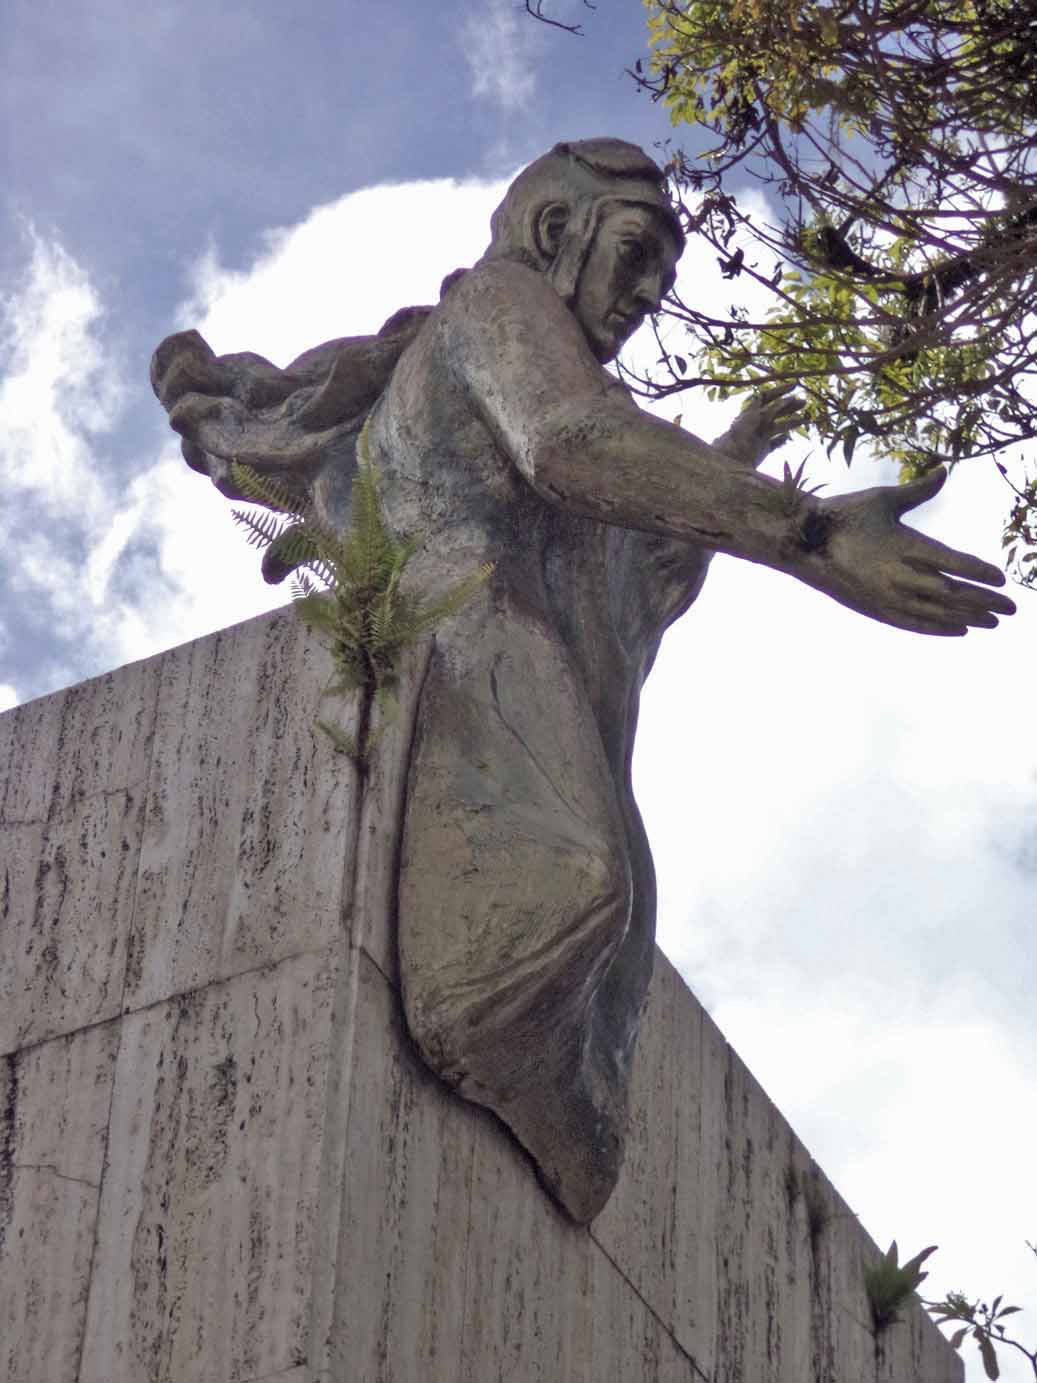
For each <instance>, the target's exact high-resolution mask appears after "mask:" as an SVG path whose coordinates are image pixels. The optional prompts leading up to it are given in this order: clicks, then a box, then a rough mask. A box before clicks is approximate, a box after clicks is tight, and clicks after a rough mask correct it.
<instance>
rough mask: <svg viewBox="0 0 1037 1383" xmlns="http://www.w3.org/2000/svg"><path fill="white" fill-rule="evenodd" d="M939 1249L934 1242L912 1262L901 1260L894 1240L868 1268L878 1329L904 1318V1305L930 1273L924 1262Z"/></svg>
mask: <svg viewBox="0 0 1037 1383" xmlns="http://www.w3.org/2000/svg"><path fill="white" fill-rule="evenodd" d="M935 1252H936V1245H935V1244H932V1245H931V1246H930V1247H929V1248H927V1249H923V1250H922V1251H921V1253H916V1254H915V1256H914V1258H911V1259H909V1260H908V1262H906V1263H898V1261H897V1241H896V1240H895V1239H894V1240H893V1242H892V1243H891V1244H890V1246H889V1248H888V1249H887V1250H886V1252H885V1253H884V1254H883V1255H882V1257H881V1258H880V1259H879V1261H878V1262H877V1263H876V1264H874V1265H873V1266H872V1267H870V1268H867V1269H865V1272H864V1286H865V1288H866V1289H867V1293H868V1301H869V1302H870V1303H871V1315H872V1319H873V1320H874V1322H875V1329H876V1330H885V1329H886V1328H887V1326H890V1325H892V1324H893V1322H894V1321H898V1320H899V1319H900V1316H899V1314H898V1312H899V1310H900V1308H901V1307H902V1306H904V1305H906V1304H907V1302H908V1300H909V1299H910V1297H911V1295H912V1294H913V1293H914V1292H916V1291H917V1290H918V1287H919V1284H920V1283H922V1282H924V1281H925V1279H926V1278H927V1277H928V1276H929V1274H928V1273H924V1272H922V1264H923V1263H924V1262H925V1260H926V1259H927V1258H928V1257H929V1255H930V1254H931V1253H935Z"/></svg>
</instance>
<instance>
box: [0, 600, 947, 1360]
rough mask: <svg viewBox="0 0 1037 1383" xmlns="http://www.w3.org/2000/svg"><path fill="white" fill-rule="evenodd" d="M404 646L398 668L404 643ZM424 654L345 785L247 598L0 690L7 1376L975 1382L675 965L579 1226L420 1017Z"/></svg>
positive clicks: (661, 970) (2, 1290)
mask: <svg viewBox="0 0 1037 1383" xmlns="http://www.w3.org/2000/svg"><path fill="white" fill-rule="evenodd" d="M420 656H421V654H420V651H419V652H418V653H417V654H416V655H415V658H416V659H418V660H420ZM419 671H420V669H419V668H413V669H412V670H411V673H412V675H411V676H410V677H409V678H407V679H405V684H404V694H403V697H402V704H401V713H400V716H399V719H398V721H397V723H396V725H395V726H394V728H393V729H392V730H391V731H390V732H389V734H390V735H391V736H393V737H395V740H396V743H395V746H389V749H390V751H391V752H386V753H385V754H384V755H383V756H382V759H383V761H384V764H385V767H384V768H383V769H381V770H378V771H377V772H376V773H375V774H374V775H373V777H372V778H371V780H370V781H369V782H368V783H367V784H366V786H365V788H364V791H363V792H361V788H360V783H359V780H358V775H357V773H356V771H355V769H354V768H353V767H352V765H351V764H350V762H349V760H348V759H346V758H344V757H343V756H341V755H336V754H335V753H333V752H332V750H331V747H330V744H329V742H328V741H326V740H325V739H324V738H323V736H320V735H319V734H317V735H315V733H314V730H313V719H314V715H315V713H316V709H317V700H318V696H319V693H320V691H321V688H322V686H323V684H324V681H325V679H326V676H327V666H326V655H325V654H324V652H323V650H322V649H321V647H320V645H319V644H318V643H317V641H316V640H315V639H314V638H313V637H312V635H310V634H308V633H307V631H306V630H305V629H304V628H303V626H302V624H301V622H300V621H298V620H296V619H295V618H294V616H292V615H291V613H290V612H279V613H277V614H274V615H270V616H264V617H263V618H261V619H258V620H253V621H251V622H249V623H247V624H244V625H240V626H238V627H236V628H234V629H230V630H227V631H225V632H223V633H220V634H216V635H213V636H211V637H209V638H205V639H201V640H198V641H197V642H195V643H193V644H189V645H187V646H185V647H183V648H178V649H174V650H173V651H171V652H169V653H166V654H163V655H161V656H159V657H156V658H152V659H150V660H148V661H147V662H144V663H138V664H133V665H130V666H128V667H125V668H122V669H120V670H119V671H118V672H115V673H112V674H110V675H108V676H106V677H101V678H97V679H95V680H94V681H91V682H87V683H83V684H82V685H80V686H78V687H73V688H70V689H69V690H67V691H63V692H58V693H56V694H55V695H53V696H49V697H45V698H43V699H41V700H39V701H36V702H32V703H30V704H29V705H26V706H24V707H21V708H19V709H17V710H14V711H11V712H8V713H7V714H6V715H3V716H2V717H0V762H2V764H3V772H2V778H0V781H2V791H0V814H2V818H0V819H2V835H0V860H2V870H0V873H2V880H0V883H2V891H0V938H2V945H0V1054H2V1057H3V1063H2V1067H0V1107H2V1110H3V1120H2V1125H0V1378H3V1379H4V1380H5V1383H259V1380H264V1383H318V1380H319V1381H320V1383H490V1381H491V1380H494V1381H496V1380H500V1381H501V1383H504V1381H505V1380H506V1381H507V1383H538V1381H540V1383H706V1381H708V1383H871V1380H874V1383H960V1380H961V1378H962V1376H963V1375H962V1366H961V1363H960V1361H959V1359H958V1357H957V1355H956V1354H954V1353H953V1351H951V1350H950V1348H949V1346H948V1345H947V1344H946V1343H945V1342H944V1341H943V1339H942V1338H941V1337H940V1335H939V1333H938V1332H937V1330H936V1329H935V1327H933V1326H932V1324H931V1323H930V1322H929V1320H928V1319H927V1318H926V1317H925V1315H924V1313H923V1312H922V1311H921V1310H920V1309H919V1308H917V1307H916V1306H912V1307H909V1308H907V1309H905V1311H904V1317H905V1319H904V1321H903V1322H901V1323H899V1324H896V1325H894V1326H892V1327H891V1328H890V1329H887V1330H885V1331H883V1332H882V1333H881V1334H879V1335H878V1336H876V1334H875V1332H874V1331H873V1329H872V1326H871V1321H870V1313H869V1308H868V1302H867V1298H866V1295H865V1290H864V1269H865V1266H866V1265H867V1264H869V1263H871V1262H872V1261H874V1259H875V1258H876V1257H877V1250H876V1248H875V1246H874V1244H873V1243H872V1242H871V1241H870V1239H869V1238H868V1236H867V1235H866V1234H865V1232H864V1230H863V1229H862V1228H861V1226H860V1225H859V1224H858V1222H857V1220H856V1219H855V1218H854V1216H853V1214H852V1212H851V1211H850V1210H849V1209H848V1207H847V1206H846V1205H845V1204H844V1203H843V1202H842V1201H841V1200H840V1198H839V1196H838V1195H837V1194H836V1192H835V1191H834V1190H833V1189H832V1187H831V1186H830V1185H829V1183H828V1182H827V1181H826V1179H825V1178H824V1176H823V1175H822V1174H821V1172H820V1171H819V1170H818V1169H817V1167H816V1166H815V1165H814V1163H813V1162H812V1160H811V1158H810V1156H809V1154H808V1153H807V1152H806V1150H805V1149H804V1148H803V1146H802V1145H801V1144H800V1143H799V1142H798V1140H797V1139H796V1137H795V1135H794V1133H793V1132H792V1130H791V1129H790V1128H789V1127H788V1125H787V1124H786V1123H785V1121H784V1120H783V1118H782V1117H781V1115H780V1114H779V1113H778V1111H777V1110H776V1109H775V1108H774V1106H773V1105H772V1104H771V1102H770V1101H769V1100H768V1098H767V1096H766V1095H765V1094H764V1092H763V1090H762V1089H761V1088H760V1086H759V1085H758V1084H757V1083H756V1081H754V1079H753V1077H752V1076H751V1075H750V1073H749V1072H748V1071H747V1070H746V1068H745V1067H744V1066H743V1065H742V1063H741V1062H740V1061H739V1059H738V1058H737V1056H736V1055H735V1054H734V1052H732V1050H731V1049H730V1047H729V1046H728V1045H727V1043H726V1042H725V1041H724V1039H723V1037H722V1036H721V1034H720V1032H719V1031H718V1030H717V1028H716V1027H715V1025H714V1024H713V1022H712V1021H711V1020H710V1018H709V1017H708V1015H707V1014H706V1013H705V1012H704V1010H703V1009H702V1008H701V1006H700V1005H699V1004H698V1003H697V1002H696V1000H695V999H694V997H693V996H692V995H691V993H690V992H689V991H688V990H687V988H686V987H685V986H684V984H683V982H682V981H681V979H680V977H679V976H678V975H677V974H676V972H675V971H674V970H673V969H672V967H671V966H670V965H669V963H668V962H667V961H666V960H665V959H664V958H663V957H662V956H661V955H657V957H656V968H655V976H654V979H653V982H652V988H651V991H650V995H649V1001H648V1007H647V1010H646V1013H645V1016H644V1019H643V1022H642V1026H641V1034H640V1038H639V1042H638V1047H637V1057H636V1066H635V1072H634V1078H633V1084H632V1115H631V1127H630V1134H629V1139H628V1145H627V1155H626V1164H625V1168H624V1172H623V1175H622V1177H621V1180H620V1183H619V1186H618V1188H617V1190H616V1192H615V1194H614V1196H613V1197H612V1199H611V1201H610V1202H609V1204H608V1206H607V1207H606V1209H605V1211H604V1213H603V1214H601V1215H600V1216H599V1217H598V1219H597V1220H595V1221H594V1222H593V1223H592V1224H591V1226H590V1227H589V1229H588V1228H578V1227H576V1226H574V1225H573V1224H571V1223H570V1222H569V1221H568V1220H567V1219H566V1218H565V1217H564V1216H563V1215H562V1213H561V1212H560V1211H559V1210H558V1209H557V1208H556V1206H555V1205H554V1203H553V1202H552V1201H551V1200H550V1199H549V1197H548V1196H547V1195H546V1194H545V1193H544V1191H543V1190H542V1189H541V1187H540V1185H539V1184H538V1182H537V1180H536V1175H535V1172H534V1169H533V1166H532V1163H531V1162H530V1160H529V1159H528V1158H527V1157H526V1156H525V1154H524V1153H523V1152H522V1151H521V1149H520V1148H519V1147H518V1145H517V1144H516V1143H515V1141H514V1140H513V1139H512V1138H511V1136H510V1135H509V1134H508V1133H507V1131H506V1130H505V1129H504V1128H503V1126H502V1125H501V1124H499V1123H498V1122H497V1120H496V1119H495V1118H494V1117H493V1116H492V1115H490V1114H488V1113H486V1112H485V1111H483V1110H481V1109H479V1108H477V1107H475V1106H473V1105H470V1104H466V1103H464V1102H462V1101H461V1100H459V1099H458V1098H456V1097H455V1096H454V1095H452V1094H451V1092H450V1091H449V1090H448V1089H447V1088H445V1087H444V1086H443V1085H442V1084H441V1083H440V1082H439V1081H438V1080H436V1079H435V1078H434V1077H433V1076H432V1075H431V1074H430V1073H429V1072H428V1071H427V1070H426V1068H425V1067H424V1065H423V1064H422V1062H421V1060H420V1059H419V1058H418V1056H417V1055H416V1053H415V1051H414V1049H413V1047H412V1044H411V1043H410V1041H409V1039H408V1037H407V1035H406V1032H405V1031H404V1029H403V1027H402V1022H401V1016H400V1004H399V998H398V993H397V980H396V973H395V961H394V941H393V892H394V890H393V880H394V877H395V840H396V825H397V823H398V818H399V811H400V803H401V800H402V783H401V781H400V768H399V766H400V765H401V764H402V763H403V762H405V758H406V754H405V752H404V751H405V749H406V741H407V737H408V736H409V733H410V725H411V711H412V705H411V700H412V697H411V696H409V695H408V688H410V689H413V687H414V686H415V685H416V683H417V679H418V673H419Z"/></svg>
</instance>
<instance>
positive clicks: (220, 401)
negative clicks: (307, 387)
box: [151, 331, 327, 499]
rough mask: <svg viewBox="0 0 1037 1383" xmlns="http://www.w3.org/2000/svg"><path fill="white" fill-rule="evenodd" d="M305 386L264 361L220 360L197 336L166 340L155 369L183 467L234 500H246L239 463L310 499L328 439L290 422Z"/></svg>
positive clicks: (189, 333) (251, 358)
mask: <svg viewBox="0 0 1037 1383" xmlns="http://www.w3.org/2000/svg"><path fill="white" fill-rule="evenodd" d="M298 383H299V380H298V379H297V378H296V377H295V376H293V375H292V374H291V373H290V372H288V371H285V370H279V369H278V368H277V367H276V366H274V365H271V364H270V362H269V361H268V360H264V359H263V358H262V357H261V356H258V355H252V354H249V353H243V354H240V355H230V356H217V355H215V354H214V353H213V351H212V349H211V348H210V347H209V345H208V344H207V342H206V341H205V340H204V339H203V337H201V336H200V335H199V334H198V332H196V331H182V332H178V333H177V334H176V335H175V336H167V337H166V339H165V340H164V341H163V342H162V344H161V345H160V346H159V348H158V349H157V350H156V352H155V354H154V356H153V357H152V361H151V385H152V388H153V389H154V391H155V393H156V394H157V395H158V398H159V401H160V402H161V404H162V406H163V407H164V408H165V410H166V412H167V413H168V414H169V423H170V426H171V427H172V429H173V431H174V432H178V433H179V434H180V436H181V438H182V450H183V454H184V459H185V460H186V461H187V463H188V465H190V466H192V467H193V468H194V469H195V470H197V471H201V472H203V474H207V475H209V476H210V477H211V478H212V481H213V483H214V484H215V485H216V487H217V489H219V490H221V491H222V492H223V493H224V494H225V495H227V496H229V497H230V498H232V499H243V498H246V496H244V495H242V493H241V492H240V490H239V489H238V488H237V486H236V485H235V483H234V480H233V473H232V467H233V463H234V462H235V461H241V462H244V463H245V464H246V465H248V466H251V467H252V468H253V469H254V470H258V471H260V472H263V473H265V474H268V475H272V476H274V477H275V478H276V479H278V481H279V482H280V483H282V484H283V485H286V486H288V487H290V488H294V489H297V490H298V491H299V494H300V496H301V497H303V498H305V496H306V494H307V493H308V488H307V487H308V485H309V483H310V481H311V480H312V478H313V476H314V475H315V473H316V472H317V470H318V469H319V467H320V463H321V448H322V446H323V445H324V443H325V442H326V440H327V439H326V436H325V434H324V433H323V432H321V431H319V430H318V431H307V430H306V429H305V428H303V427H300V426H297V425H293V420H292V419H291V418H285V416H284V408H283V405H284V402H285V399H286V398H288V396H289V395H290V394H291V393H292V391H293V389H295V388H296V387H297V386H298Z"/></svg>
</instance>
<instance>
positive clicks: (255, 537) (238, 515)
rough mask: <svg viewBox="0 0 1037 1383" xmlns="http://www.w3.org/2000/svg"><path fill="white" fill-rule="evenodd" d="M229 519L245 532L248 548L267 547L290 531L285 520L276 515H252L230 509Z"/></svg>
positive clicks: (248, 512) (247, 511)
mask: <svg viewBox="0 0 1037 1383" xmlns="http://www.w3.org/2000/svg"><path fill="white" fill-rule="evenodd" d="M231 518H232V519H233V520H234V522H235V523H236V524H239V525H240V526H241V527H242V528H244V529H245V530H246V541H247V542H248V545H249V547H269V546H270V544H271V543H276V542H278V541H279V540H280V539H281V538H283V537H284V535H285V534H286V533H287V532H289V531H290V525H288V523H287V520H285V519H284V518H282V517H281V516H280V515H278V514H253V513H251V512H250V511H249V510H247V509H232V510H231Z"/></svg>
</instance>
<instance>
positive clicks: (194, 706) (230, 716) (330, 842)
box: [125, 611, 356, 1009]
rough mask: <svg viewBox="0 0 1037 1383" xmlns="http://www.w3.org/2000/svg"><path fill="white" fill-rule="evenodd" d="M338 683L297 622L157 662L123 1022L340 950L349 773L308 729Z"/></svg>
mask: <svg viewBox="0 0 1037 1383" xmlns="http://www.w3.org/2000/svg"><path fill="white" fill-rule="evenodd" d="M329 671H330V667H329V663H328V660H327V655H326V653H325V651H324V649H323V647H322V646H321V645H320V644H319V643H318V642H317V641H316V640H315V639H314V638H312V636H310V635H308V633H307V631H306V630H305V629H304V628H303V626H302V625H301V622H300V621H299V620H298V619H297V618H296V617H295V616H294V615H293V614H292V613H291V611H284V612H279V613H277V614H275V615H274V616H272V617H268V618H265V619H261V620H258V621H252V622H250V623H247V624H244V625H240V626H238V627H237V628H235V629H230V630H227V631H224V632H223V633H220V634H213V635H211V636H210V637H208V638H205V639H199V640H197V641H196V642H195V643H192V644H188V645H185V646H184V647H183V648H181V649H176V650H174V651H172V652H171V653H169V654H167V655H166V657H165V659H164V660H163V675H162V686H161V692H160V696H159V701H158V711H157V745H156V752H155V755H154V760H153V763H152V768H151V774H150V779H149V785H148V798H147V809H146V815H145V821H144V828H143V840H142V845H141V854H140V880H139V884H138V888H137V901H136V908H135V915H134V927H133V942H132V949H131V954H130V961H129V967H128V974H127V981H126V996H125V1004H126V1007H127V1008H130V1009H134V1008H142V1007H144V1006H145V1005H147V1004H151V1003H154V1002H156V1000H158V999H163V998H166V997H168V996H169V995H171V994H178V993H183V992H186V991H188V990H191V989H193V988H195V987H196V986H198V985H201V984H205V983H207V982H209V981H210V980H214V979H221V978H224V977H226V976H229V975H234V974H238V973H241V972H242V971H245V970H250V969H253V968H255V967H256V966H259V965H266V964H268V963H269V962H271V961H275V960H279V959H281V958H283V957H284V956H288V955H296V954H299V953H300V952H303V951H309V950H315V949H317V948H320V947H322V946H325V945H327V944H328V943H329V942H331V941H334V940H335V938H336V937H337V936H338V935H339V932H340V930H341V928H342V925H343V918H344V915H345V911H346V910H347V909H348V906H349V889H350V888H351V875H352V870H351V864H352V860H351V852H352V833H353V831H354V830H355V809H354V805H353V804H354V800H355V793H356V774H355V770H354V769H353V767H352V765H351V764H350V762H349V760H348V759H346V758H345V757H344V756H342V755H336V754H333V753H329V751H328V746H327V744H326V743H324V742H323V740H322V739H321V737H320V732H319V731H318V730H317V729H316V727H315V723H314V722H315V717H316V716H317V715H318V714H319V713H320V706H319V698H320V693H321V691H322V690H323V687H324V685H325V683H326V681H327V678H328V675H329Z"/></svg>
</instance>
